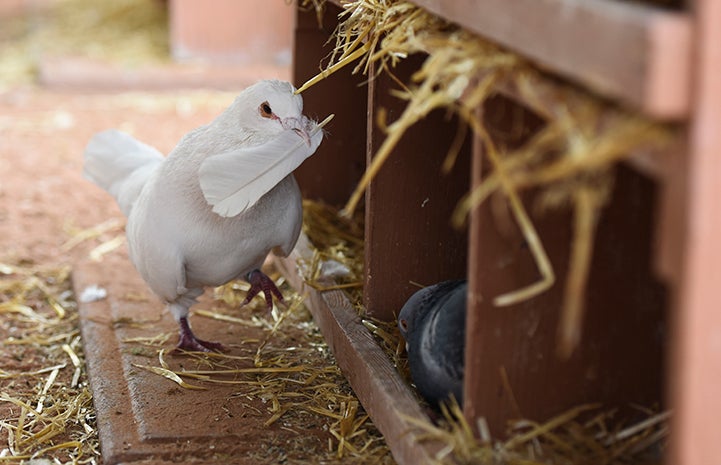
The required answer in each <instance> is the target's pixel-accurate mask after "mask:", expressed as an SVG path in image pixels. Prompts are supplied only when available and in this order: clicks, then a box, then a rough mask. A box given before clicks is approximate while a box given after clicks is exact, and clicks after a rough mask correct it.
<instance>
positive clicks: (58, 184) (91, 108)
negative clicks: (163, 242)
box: [0, 88, 232, 265]
mask: <svg viewBox="0 0 721 465" xmlns="http://www.w3.org/2000/svg"><path fill="white" fill-rule="evenodd" d="M231 100H232V94H229V93H225V94H223V93H216V92H208V91H177V92H169V93H163V94H150V93H142V92H132V93H119V94H90V95H82V94H64V93H57V92H51V91H46V90H41V89H33V88H23V89H17V90H14V91H10V92H7V93H5V94H4V95H2V96H0V261H2V262H4V263H9V264H20V263H26V264H43V265H58V264H65V263H71V262H72V261H73V260H74V259H75V258H77V254H78V253H83V248H82V247H76V248H75V249H72V250H66V249H65V248H63V244H65V243H66V242H67V241H68V240H69V239H71V237H73V233H74V232H77V230H80V229H85V228H90V227H93V226H95V225H97V224H99V223H101V222H103V221H106V220H108V219H110V218H118V219H119V220H120V219H121V218H122V214H121V213H120V211H119V210H118V208H117V207H116V205H115V203H114V202H113V200H112V199H111V198H110V196H108V195H107V194H106V193H105V192H103V191H102V190H100V189H99V188H97V187H95V186H94V185H92V184H91V183H90V182H88V181H87V180H85V179H84V178H83V177H82V152H83V148H84V146H85V144H86V143H87V141H88V139H89V138H90V136H91V135H92V134H93V133H95V132H97V131H100V130H103V129H107V128H113V127H115V128H121V129H123V130H125V131H128V132H130V133H131V134H133V135H135V136H136V137H138V138H140V139H142V140H146V141H148V142H149V143H150V144H152V145H154V146H156V147H157V148H159V149H160V150H161V151H163V152H165V153H167V152H168V151H169V150H170V149H172V147H173V146H174V145H175V143H176V142H177V140H178V139H179V138H180V137H181V136H182V135H183V134H184V133H186V132H187V131H189V130H190V129H192V128H194V127H197V126H198V125H201V124H205V123H207V122H209V121H210V120H211V119H212V118H213V117H214V115H216V114H217V113H219V112H220V111H221V110H222V108H223V107H225V106H226V105H227V104H228V102H230V101H231Z"/></svg>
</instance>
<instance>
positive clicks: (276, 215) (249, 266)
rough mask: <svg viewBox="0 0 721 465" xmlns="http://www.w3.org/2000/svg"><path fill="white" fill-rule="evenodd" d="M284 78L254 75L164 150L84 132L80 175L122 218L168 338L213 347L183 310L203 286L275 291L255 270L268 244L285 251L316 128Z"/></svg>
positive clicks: (185, 345) (293, 234) (296, 228)
mask: <svg viewBox="0 0 721 465" xmlns="http://www.w3.org/2000/svg"><path fill="white" fill-rule="evenodd" d="M294 90H295V89H294V88H293V86H292V85H291V84H290V83H287V82H281V81H261V82H259V83H258V84H256V85H254V86H251V87H249V88H248V89H246V90H244V91H243V92H241V94H240V95H239V96H238V97H237V98H236V99H235V101H234V102H233V103H232V104H231V106H230V107H229V108H228V109H226V110H225V111H224V112H223V113H222V114H221V115H219V116H218V117H217V118H216V119H215V120H214V121H212V122H211V123H210V124H208V125H206V126H202V127H200V128H197V129H195V130H193V131H192V132H190V133H189V134H187V135H186V136H184V137H183V138H182V139H181V141H180V142H179V143H178V145H177V146H176V147H175V149H173V151H172V152H171V153H170V154H169V155H168V156H167V157H162V155H161V154H160V153H159V152H157V150H155V149H153V148H152V147H149V146H147V145H145V144H143V143H141V142H138V141H136V140H135V139H133V138H132V137H131V136H129V135H127V134H124V133H122V132H119V131H114V130H110V131H105V132H102V133H99V134H97V135H96V136H94V137H93V139H91V141H90V143H89V144H88V147H87V148H86V151H85V175H86V176H87V177H88V178H89V179H91V180H92V181H94V182H95V183H96V184H98V185H99V186H100V187H103V188H104V189H105V190H107V191H108V192H109V193H110V194H112V195H113V196H114V197H115V199H116V200H117V201H118V204H119V206H120V208H121V210H122V211H123V213H125V214H126V215H127V217H128V222H127V227H126V233H127V239H128V248H129V251H130V258H131V261H132V262H133V264H134V265H135V267H136V268H137V270H138V272H139V273H140V275H141V276H142V277H143V279H144V280H145V282H146V283H147V284H148V286H149V287H150V289H151V290H152V291H153V292H154V293H155V294H156V295H157V296H158V297H160V298H161V299H162V300H163V301H164V302H165V303H166V305H167V306H168V308H169V309H170V311H171V312H172V314H173V316H174V317H175V319H176V320H177V321H178V323H179V325H180V341H179V343H178V347H179V348H181V349H187V350H217V349H220V348H222V346H221V345H220V344H218V343H214V342H207V341H203V340H200V339H197V338H196V337H195V335H194V334H193V332H192V331H191V330H190V326H189V324H188V309H189V308H190V306H191V305H193V304H194V303H195V299H196V298H197V297H199V296H200V295H201V294H202V293H203V288H204V287H207V286H218V285H222V284H225V283H227V282H228V281H231V280H233V279H236V278H245V279H247V280H248V281H249V282H250V283H251V290H250V291H249V293H248V296H247V297H246V301H245V302H244V303H247V302H248V301H249V300H250V298H252V297H253V296H254V295H255V294H257V293H258V292H260V291H263V293H264V294H265V298H266V302H267V304H268V306H269V307H272V296H275V297H276V298H279V299H281V300H282V295H281V294H280V292H279V291H278V289H277V287H276V286H275V284H274V283H273V282H272V280H270V278H268V277H267V276H265V275H264V274H263V273H262V272H260V271H259V268H260V267H261V265H262V264H263V261H264V260H265V258H266V256H267V255H268V253H269V252H271V251H274V252H276V253H278V254H280V255H284V256H285V255H288V254H289V253H290V252H291V250H292V249H293V247H294V245H295V243H296V240H297V239H298V235H299V234H300V228H301V222H302V205H301V194H300V190H299V189H298V185H297V183H296V181H295V179H294V178H293V175H292V171H293V169H295V167H297V166H298V165H299V164H300V163H302V161H303V160H304V159H305V158H307V157H308V156H310V155H312V154H313V152H314V151H315V149H316V148H317V147H318V145H319V144H320V142H321V139H322V137H323V135H322V132H320V128H319V126H318V125H316V124H315V123H314V122H312V121H310V120H309V119H308V118H307V117H305V116H304V115H303V114H302V109H303V100H302V98H301V97H300V96H299V95H295V94H294Z"/></svg>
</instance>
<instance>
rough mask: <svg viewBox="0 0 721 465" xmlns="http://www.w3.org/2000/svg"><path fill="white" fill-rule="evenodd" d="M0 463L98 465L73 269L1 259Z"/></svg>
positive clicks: (95, 435)
mask: <svg viewBox="0 0 721 465" xmlns="http://www.w3.org/2000/svg"><path fill="white" fill-rule="evenodd" d="M0 338H1V339H2V349H0V350H1V351H2V353H0V357H1V358H2V360H3V367H2V369H1V370H0V461H2V462H13V463H17V462H20V461H22V460H29V459H33V458H45V459H53V460H55V461H56V462H55V463H79V464H86V463H90V464H95V463H99V458H100V451H99V443H98V437H97V431H96V429H95V414H94V409H93V406H92V397H91V394H90V391H89V390H88V383H87V376H86V373H85V365H84V363H83V353H82V346H81V344H80V333H79V330H78V314H77V306H76V304H75V301H74V300H73V295H72V292H71V290H70V280H69V270H68V269H66V268H64V269H36V268H33V267H25V266H10V265H5V264H0Z"/></svg>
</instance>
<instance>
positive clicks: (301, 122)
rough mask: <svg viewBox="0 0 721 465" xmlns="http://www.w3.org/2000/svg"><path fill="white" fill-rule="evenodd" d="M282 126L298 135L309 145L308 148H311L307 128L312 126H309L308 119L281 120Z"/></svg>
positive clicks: (291, 118)
mask: <svg viewBox="0 0 721 465" xmlns="http://www.w3.org/2000/svg"><path fill="white" fill-rule="evenodd" d="M280 124H281V125H282V126H283V129H290V130H292V131H293V132H295V133H296V134H298V137H300V138H301V139H303V140H304V141H305V143H306V144H308V147H310V134H308V129H307V127H308V126H310V125H309V124H308V118H306V117H305V116H303V117H301V118H300V119H298V118H294V117H288V118H284V119H282V120H281V122H280Z"/></svg>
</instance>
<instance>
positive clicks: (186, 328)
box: [174, 318, 227, 352]
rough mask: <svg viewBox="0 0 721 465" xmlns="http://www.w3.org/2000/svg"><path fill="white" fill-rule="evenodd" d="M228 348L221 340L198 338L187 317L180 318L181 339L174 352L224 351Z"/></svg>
mask: <svg viewBox="0 0 721 465" xmlns="http://www.w3.org/2000/svg"><path fill="white" fill-rule="evenodd" d="M226 350H227V349H226V348H225V347H224V346H223V344H221V343H219V342H211V341H204V340H202V339H198V338H197V337H195V334H193V331H192V330H191V329H190V325H189V324H188V319H187V318H181V319H180V339H179V340H178V345H177V346H175V350H174V352H179V351H188V352H224V351H226Z"/></svg>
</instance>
